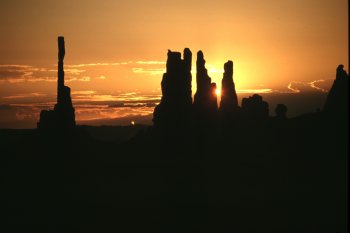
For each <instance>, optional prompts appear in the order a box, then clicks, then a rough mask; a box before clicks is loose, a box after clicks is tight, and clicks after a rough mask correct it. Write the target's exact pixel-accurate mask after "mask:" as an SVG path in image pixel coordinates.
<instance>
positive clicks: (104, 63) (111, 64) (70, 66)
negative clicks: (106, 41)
mask: <svg viewBox="0 0 350 233" xmlns="http://www.w3.org/2000/svg"><path fill="white" fill-rule="evenodd" d="M126 64H129V62H112V63H108V62H102V63H100V62H97V63H88V64H76V65H65V67H67V68H82V67H92V66H119V65H126Z"/></svg>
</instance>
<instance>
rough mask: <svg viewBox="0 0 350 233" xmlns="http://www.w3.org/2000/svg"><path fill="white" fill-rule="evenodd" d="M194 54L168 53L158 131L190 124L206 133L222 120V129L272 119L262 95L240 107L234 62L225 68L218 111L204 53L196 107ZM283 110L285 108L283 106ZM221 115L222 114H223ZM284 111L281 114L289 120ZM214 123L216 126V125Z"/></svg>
mask: <svg viewBox="0 0 350 233" xmlns="http://www.w3.org/2000/svg"><path fill="white" fill-rule="evenodd" d="M191 59H192V54H191V51H190V50H189V49H188V48H186V49H185V50H184V59H183V60H182V59H181V53H179V52H172V51H170V50H169V51H168V60H167V64H166V68H167V71H166V73H165V74H164V75H163V79H162V82H161V86H162V99H161V102H160V104H159V105H157V106H156V108H155V110H154V113H153V122H154V125H155V126H156V127H159V128H163V129H164V127H169V126H171V127H174V128H178V126H182V127H181V128H183V127H184V126H185V127H187V126H190V124H192V123H193V124H192V125H194V126H196V127H197V130H198V129H199V128H198V127H200V128H203V127H204V129H205V128H206V126H210V125H212V126H213V125H215V122H216V121H217V120H218V119H220V120H221V123H222V126H223V127H226V126H229V125H232V122H233V121H239V120H242V117H246V118H247V119H266V118H268V116H269V107H268V104H267V102H265V101H263V100H262V97H261V96H260V95H253V96H251V97H249V98H244V99H243V101H242V108H240V107H239V105H238V98H237V93H236V89H235V83H234V81H233V62H232V61H230V60H229V61H227V62H226V63H225V64H224V74H223V79H222V91H221V102H220V108H219V109H218V104H217V95H216V83H212V82H211V78H210V77H209V75H208V71H207V69H206V68H205V59H204V55H203V52H202V51H198V53H197V62H196V65H197V67H196V68H197V74H196V81H197V91H196V93H195V95H194V102H193V104H192V98H191V79H192V78H191ZM280 107H281V106H280ZM219 113H220V114H219ZM285 113H286V110H285V112H284V113H283V109H282V110H281V112H279V113H278V114H280V116H281V117H283V114H284V117H285ZM218 116H220V118H218ZM213 123H214V124H213Z"/></svg>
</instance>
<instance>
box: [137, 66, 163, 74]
mask: <svg viewBox="0 0 350 233" xmlns="http://www.w3.org/2000/svg"><path fill="white" fill-rule="evenodd" d="M132 72H134V73H136V74H149V75H161V74H163V73H165V69H164V68H140V67H135V68H132Z"/></svg>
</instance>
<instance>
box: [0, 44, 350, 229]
mask: <svg viewBox="0 0 350 233" xmlns="http://www.w3.org/2000/svg"><path fill="white" fill-rule="evenodd" d="M60 51H62V50H60ZM59 61H62V63H61V64H62V66H59V67H62V68H63V56H61V59H59ZM191 62H192V61H191V52H190V50H189V49H185V51H184V57H183V59H182V58H181V54H180V53H177V52H171V51H169V52H168V61H167V71H166V73H165V74H164V76H163V79H162V83H161V85H162V94H163V96H162V100H161V103H160V104H159V105H158V106H157V107H156V108H155V111H154V126H151V127H145V126H139V125H135V126H127V127H115V128H114V129H113V128H112V127H89V126H76V127H73V128H72V130H70V131H65V130H59V131H57V130H55V129H54V128H52V129H50V130H44V131H42V130H22V131H20V130H0V138H1V139H2V140H0V148H1V152H2V153H1V157H0V158H1V163H0V164H1V165H2V167H1V171H2V180H3V186H2V190H3V191H2V195H3V199H2V200H5V208H2V210H3V211H4V216H6V217H5V223H7V224H5V227H6V228H7V229H6V230H2V229H0V230H1V232H32V231H35V232H38V231H42V232H125V233H130V232H140V233H144V232H152V233H154V232H159V233H165V232H171V233H182V232H188V233H190V232H201V233H203V232H208V233H209V232H210V233H221V232H240V233H262V232H266V233H280V232H285V233H294V232H298V233H310V232H319V233H330V232H333V233H335V232H339V233H345V232H347V217H348V215H347V172H348V170H347V166H346V164H347V161H348V160H347V156H348V139H349V135H348V106H347V105H346V103H347V101H348V93H349V91H348V90H349V89H348V86H347V83H348V79H349V77H348V75H347V74H346V72H345V71H344V69H343V66H339V67H338V69H337V74H336V80H335V82H334V84H333V87H332V89H331V91H330V92H329V95H328V98H327V101H326V103H325V107H324V109H323V110H322V111H320V112H310V113H307V114H304V115H302V116H299V117H296V118H287V106H285V105H284V104H279V105H277V107H276V109H275V112H276V116H269V115H268V107H269V106H268V103H266V102H265V101H264V100H263V99H262V98H261V97H260V96H259V95H253V96H251V97H249V98H246V99H244V100H242V104H241V106H239V103H238V101H237V95H236V93H235V86H234V81H233V62H232V61H228V62H227V63H225V65H224V69H225V73H224V74H223V80H222V82H223V85H222V86H223V89H222V95H223V96H224V97H223V98H222V103H221V106H220V107H219V108H218V106H217V104H216V101H217V100H216V95H215V94H214V93H215V88H216V87H215V83H212V82H211V79H210V77H209V76H208V73H207V71H206V68H205V60H204V55H203V53H202V52H201V51H199V52H198V53H197V62H196V63H197V75H196V79H197V92H196V93H195V95H194V101H193V103H192V98H191V92H192V91H191V78H192V77H191V73H190V71H191ZM59 70H60V69H59ZM61 71H63V69H61ZM59 74H60V72H59ZM60 77H62V76H60V75H59V80H61V79H60ZM62 87H64V86H62V80H61V81H59V91H58V92H59V93H62V92H61V91H60V88H62ZM68 90H69V89H68ZM63 93H65V94H62V95H63V96H65V97H67V98H68V97H69V94H67V93H69V91H68V92H67V91H66V92H65V91H63ZM58 95H59V96H61V94H58ZM61 97H62V96H61ZM65 97H63V98H65ZM344 98H346V99H344ZM59 103H61V104H62V105H63V106H68V109H70V111H68V112H70V113H72V111H71V109H72V108H70V107H72V106H71V101H70V97H69V100H67V99H66V100H60V98H58V103H57V105H59ZM57 105H56V106H57ZM57 109H59V108H57ZM55 111H56V108H55V110H54V111H53V114H54V113H55ZM57 111H59V110H57ZM73 113H74V109H73ZM68 115H69V114H68ZM69 116H70V117H67V118H62V119H67V121H69V122H72V119H74V118H71V116H72V115H69ZM68 119H70V120H68ZM41 121H42V119H41V120H40V122H41ZM54 122H55V121H54ZM39 128H40V127H39ZM136 129H137V130H136ZM114 132H120V134H125V135H127V136H125V137H127V138H128V140H124V141H123V140H120V141H118V142H116V141H110V140H106V139H105V138H106V137H104V136H106V135H107V134H109V133H112V135H115V137H117V135H120V134H118V133H114ZM131 134H133V135H134V136H133V137H131V136H130V135H131ZM113 137H114V136H113ZM1 227H2V226H1Z"/></svg>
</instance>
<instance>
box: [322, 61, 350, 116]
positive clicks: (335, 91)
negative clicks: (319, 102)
mask: <svg viewBox="0 0 350 233" xmlns="http://www.w3.org/2000/svg"><path fill="white" fill-rule="evenodd" d="M323 111H324V112H325V113H327V114H331V115H334V116H339V117H345V119H348V115H349V76H348V74H347V73H346V71H345V70H344V66H343V65H339V66H338V67H337V73H336V78H335V80H334V82H333V85H332V87H331V89H330V91H329V93H328V96H327V100H326V104H325V106H324V109H323Z"/></svg>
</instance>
